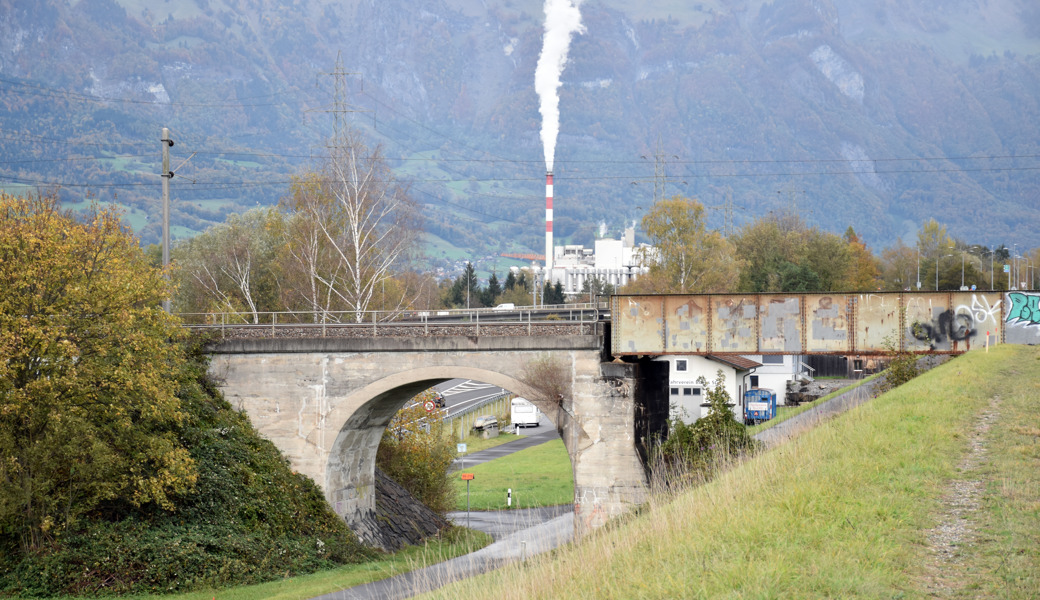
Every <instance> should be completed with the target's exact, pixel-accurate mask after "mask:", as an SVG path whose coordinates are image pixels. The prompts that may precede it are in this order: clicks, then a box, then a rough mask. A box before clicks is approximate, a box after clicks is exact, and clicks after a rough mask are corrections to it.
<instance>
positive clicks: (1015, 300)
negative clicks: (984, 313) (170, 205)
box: [1005, 292, 1040, 325]
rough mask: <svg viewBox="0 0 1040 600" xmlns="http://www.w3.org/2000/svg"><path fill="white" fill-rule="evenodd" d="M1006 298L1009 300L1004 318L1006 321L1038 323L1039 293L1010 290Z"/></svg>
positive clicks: (1039, 320) (1039, 317) (1039, 322)
mask: <svg viewBox="0 0 1040 600" xmlns="http://www.w3.org/2000/svg"><path fill="white" fill-rule="evenodd" d="M1008 298H1009V299H1010V300H1011V306H1010V307H1009V308H1008V313H1007V319H1005V320H1006V321H1007V322H1008V323H1022V324H1025V325H1040V295H1037V294H1023V293H1021V292H1010V293H1009V294H1008Z"/></svg>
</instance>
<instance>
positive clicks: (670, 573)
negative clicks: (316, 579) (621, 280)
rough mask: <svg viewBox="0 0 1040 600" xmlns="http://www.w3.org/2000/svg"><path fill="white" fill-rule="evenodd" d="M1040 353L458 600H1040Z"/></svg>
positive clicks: (740, 475) (775, 457) (995, 359)
mask: <svg viewBox="0 0 1040 600" xmlns="http://www.w3.org/2000/svg"><path fill="white" fill-rule="evenodd" d="M1038 396H1040V350H1038V349H1036V348H1031V347H1022V346H1001V347H997V348H994V349H992V350H991V351H990V352H988V353H986V352H984V351H981V350H978V351H973V352H970V353H968V354H966V355H964V356H962V357H959V358H957V359H955V360H953V361H950V362H949V363H947V364H945V365H943V366H940V367H938V368H936V369H933V370H932V371H929V372H928V373H925V374H923V375H921V376H920V377H918V378H917V379H915V380H914V381H912V382H910V383H908V384H906V385H904V386H902V387H900V388H898V389H896V390H894V391H892V392H890V393H888V394H885V395H883V396H881V397H879V398H878V399H876V400H874V401H873V402H871V403H869V404H867V405H865V406H863V407H860V408H858V409H856V410H854V411H852V412H850V413H848V414H846V415H844V416H842V417H839V418H836V419H834V420H832V421H829V422H827V423H825V424H823V425H821V426H819V427H818V428H816V429H814V430H812V431H809V432H806V433H805V434H804V435H802V436H801V437H800V438H798V439H795V440H793V441H791V442H790V443H787V444H785V445H782V446H780V447H778V448H776V449H773V450H771V451H768V452H764V453H762V454H761V455H759V456H758V457H756V458H754V459H752V460H749V461H747V462H745V463H744V464H742V465H740V466H738V467H736V468H734V469H732V470H730V471H729V472H727V473H725V474H724V475H722V476H721V477H719V478H718V479H716V480H715V481H713V482H711V483H709V484H707V485H704V486H702V487H699V488H695V489H691V490H688V491H686V492H684V493H681V494H679V495H678V496H676V497H674V498H672V499H668V498H656V499H654V500H652V501H651V502H650V504H649V505H648V506H647V507H646V509H645V510H644V511H643V512H642V513H641V514H640V515H638V516H635V517H632V518H630V519H628V520H627V522H624V523H620V524H616V525H613V526H611V527H608V528H606V529H604V530H601V531H598V532H595V533H594V534H592V535H590V536H589V537H588V538H586V539H585V540H582V541H581V543H578V544H574V545H572V546H569V547H567V548H564V549H562V550H560V551H557V552H555V553H553V554H551V555H547V556H542V557H538V558H535V559H532V560H529V561H526V562H522V563H516V564H513V565H509V566H506V567H504V568H502V569H500V570H498V571H495V572H493V573H490V574H488V575H485V576H482V577H478V578H475V579H471V580H468V581H465V582H461V583H458V584H454V585H451V586H448V587H445V588H442V589H441V590H438V591H436V592H434V593H433V594H432V595H431V597H445V598H462V597H464V598H496V599H510V598H619V599H621V598H625V599H628V598H717V597H726V598H823V597H831V598H835V597H840V598H923V597H935V596H940V597H952V598H961V597H963V598H976V597H984V598H989V597H1000V598H1035V597H1038V596H1040V578H1038V575H1037V574H1038V573H1040V550H1038V548H1040V502H1038V500H1037V499H1038V498H1040V415H1038V412H1037V407H1038V405H1040V403H1038V402H1037V398H1038Z"/></svg>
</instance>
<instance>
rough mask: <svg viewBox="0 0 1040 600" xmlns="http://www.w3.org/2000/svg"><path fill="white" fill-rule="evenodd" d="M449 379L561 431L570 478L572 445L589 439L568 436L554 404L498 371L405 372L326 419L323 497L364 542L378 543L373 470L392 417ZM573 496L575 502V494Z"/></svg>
mask: <svg viewBox="0 0 1040 600" xmlns="http://www.w3.org/2000/svg"><path fill="white" fill-rule="evenodd" d="M452 379H464V380H470V381H475V382H481V383H485V384H489V385H490V386H494V387H498V388H502V389H504V390H507V391H508V392H509V393H512V394H516V395H518V396H523V397H525V398H528V399H529V400H530V401H531V402H532V403H533V404H535V406H536V407H537V408H538V410H539V411H540V412H541V413H542V414H543V415H545V417H546V418H547V419H548V420H549V422H550V423H551V424H552V427H554V428H556V429H557V431H559V432H560V437H561V438H562V439H563V441H564V447H565V448H566V451H567V454H568V460H569V462H570V468H571V474H572V478H573V476H574V464H575V458H574V455H573V450H572V447H571V446H572V445H573V440H577V439H580V438H582V437H585V438H587V436H580V435H577V434H576V432H573V431H572V432H571V435H568V431H569V430H572V429H573V427H574V426H573V425H572V424H571V421H572V420H571V419H567V418H566V415H565V414H564V413H563V412H562V411H561V410H560V407H559V406H558V405H556V406H549V405H547V403H546V402H544V401H542V400H540V399H539V397H538V394H537V392H536V391H535V390H534V389H532V388H531V387H530V386H529V385H528V384H526V383H525V382H523V381H521V380H519V379H518V378H516V377H514V376H511V375H508V374H504V373H501V372H498V371H493V370H489V369H482V368H477V367H467V366H454V367H453V366H443V365H442V366H435V367H418V368H413V369H410V370H404V371H401V372H398V373H394V374H392V375H389V376H386V377H383V378H381V379H378V380H376V381H373V382H372V383H370V384H368V385H366V386H364V387H362V388H360V389H357V390H355V391H353V392H352V393H350V394H349V395H347V396H346V397H345V401H344V402H342V403H337V407H336V408H335V409H334V410H332V411H331V412H330V413H329V414H328V415H327V417H326V419H327V423H328V426H329V428H330V429H331V428H335V427H338V431H337V432H336V433H335V438H334V441H333V442H332V443H331V445H330V446H329V449H328V459H327V465H326V468H325V481H324V489H325V494H326V498H327V499H328V501H329V503H330V504H331V505H332V506H333V508H334V510H335V511H336V513H337V514H339V515H340V516H341V517H342V518H343V519H344V520H346V521H347V523H348V524H350V525H351V527H352V528H353V529H354V531H355V532H357V533H358V534H359V535H360V536H361V537H362V538H363V539H369V540H375V539H378V530H377V529H376V528H378V523H377V519H376V512H375V496H376V490H375V481H376V479H375V467H376V455H377V452H378V449H379V444H380V441H381V440H382V437H383V432H384V431H385V430H386V428H387V426H388V425H389V424H390V422H391V419H393V417H394V415H395V414H396V413H397V412H398V411H399V410H400V409H401V408H402V407H404V406H406V405H407V403H408V402H409V401H410V400H411V399H412V398H414V397H415V396H416V395H417V394H420V393H421V392H423V391H425V390H427V389H429V388H431V387H434V386H436V385H438V384H441V383H444V382H446V381H450V380H452ZM561 416H562V417H563V418H561ZM337 424H339V425H337ZM568 425H570V427H568ZM571 491H572V499H571V502H573V489H572V490H571Z"/></svg>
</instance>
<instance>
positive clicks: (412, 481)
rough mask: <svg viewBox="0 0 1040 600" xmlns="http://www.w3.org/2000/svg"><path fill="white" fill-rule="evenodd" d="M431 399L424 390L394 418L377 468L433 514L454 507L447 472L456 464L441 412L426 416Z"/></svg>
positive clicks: (385, 438)
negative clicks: (431, 510) (427, 403)
mask: <svg viewBox="0 0 1040 600" xmlns="http://www.w3.org/2000/svg"><path fill="white" fill-rule="evenodd" d="M432 399H433V392H432V391H430V390H426V391H425V392H423V393H421V394H419V395H418V396H416V397H415V398H414V399H413V401H412V402H410V403H409V404H408V405H406V406H405V407H404V408H402V409H401V410H399V411H398V412H397V414H395V415H394V417H393V419H392V420H391V421H390V424H389V425H388V426H387V428H386V429H385V430H384V431H383V439H382V440H380V442H379V450H378V452H377V453H376V466H378V467H379V468H380V469H382V470H383V472H384V473H386V475H387V476H389V477H390V478H391V479H393V480H394V481H396V482H397V483H398V484H400V485H401V487H403V488H404V489H406V490H408V493H410V494H411V495H412V496H413V497H415V498H416V499H417V500H419V501H420V502H422V503H423V504H425V505H426V506H428V507H430V508H431V509H433V510H434V511H436V512H439V513H442V514H443V513H445V512H447V511H449V510H452V509H453V508H454V506H455V488H454V487H453V486H452V481H451V477H450V474H449V470H450V468H451V463H452V462H453V461H454V460H455V443H454V441H453V440H452V437H451V435H449V434H448V432H447V431H445V424H444V419H443V410H442V409H438V410H434V411H432V412H427V411H426V409H425V408H424V407H423V405H424V404H425V402H426V401H428V400H432Z"/></svg>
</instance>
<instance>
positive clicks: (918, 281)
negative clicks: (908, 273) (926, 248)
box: [917, 242, 921, 290]
mask: <svg viewBox="0 0 1040 600" xmlns="http://www.w3.org/2000/svg"><path fill="white" fill-rule="evenodd" d="M917 289H918V290H920V289H921V244H920V242H918V244H917Z"/></svg>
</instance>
